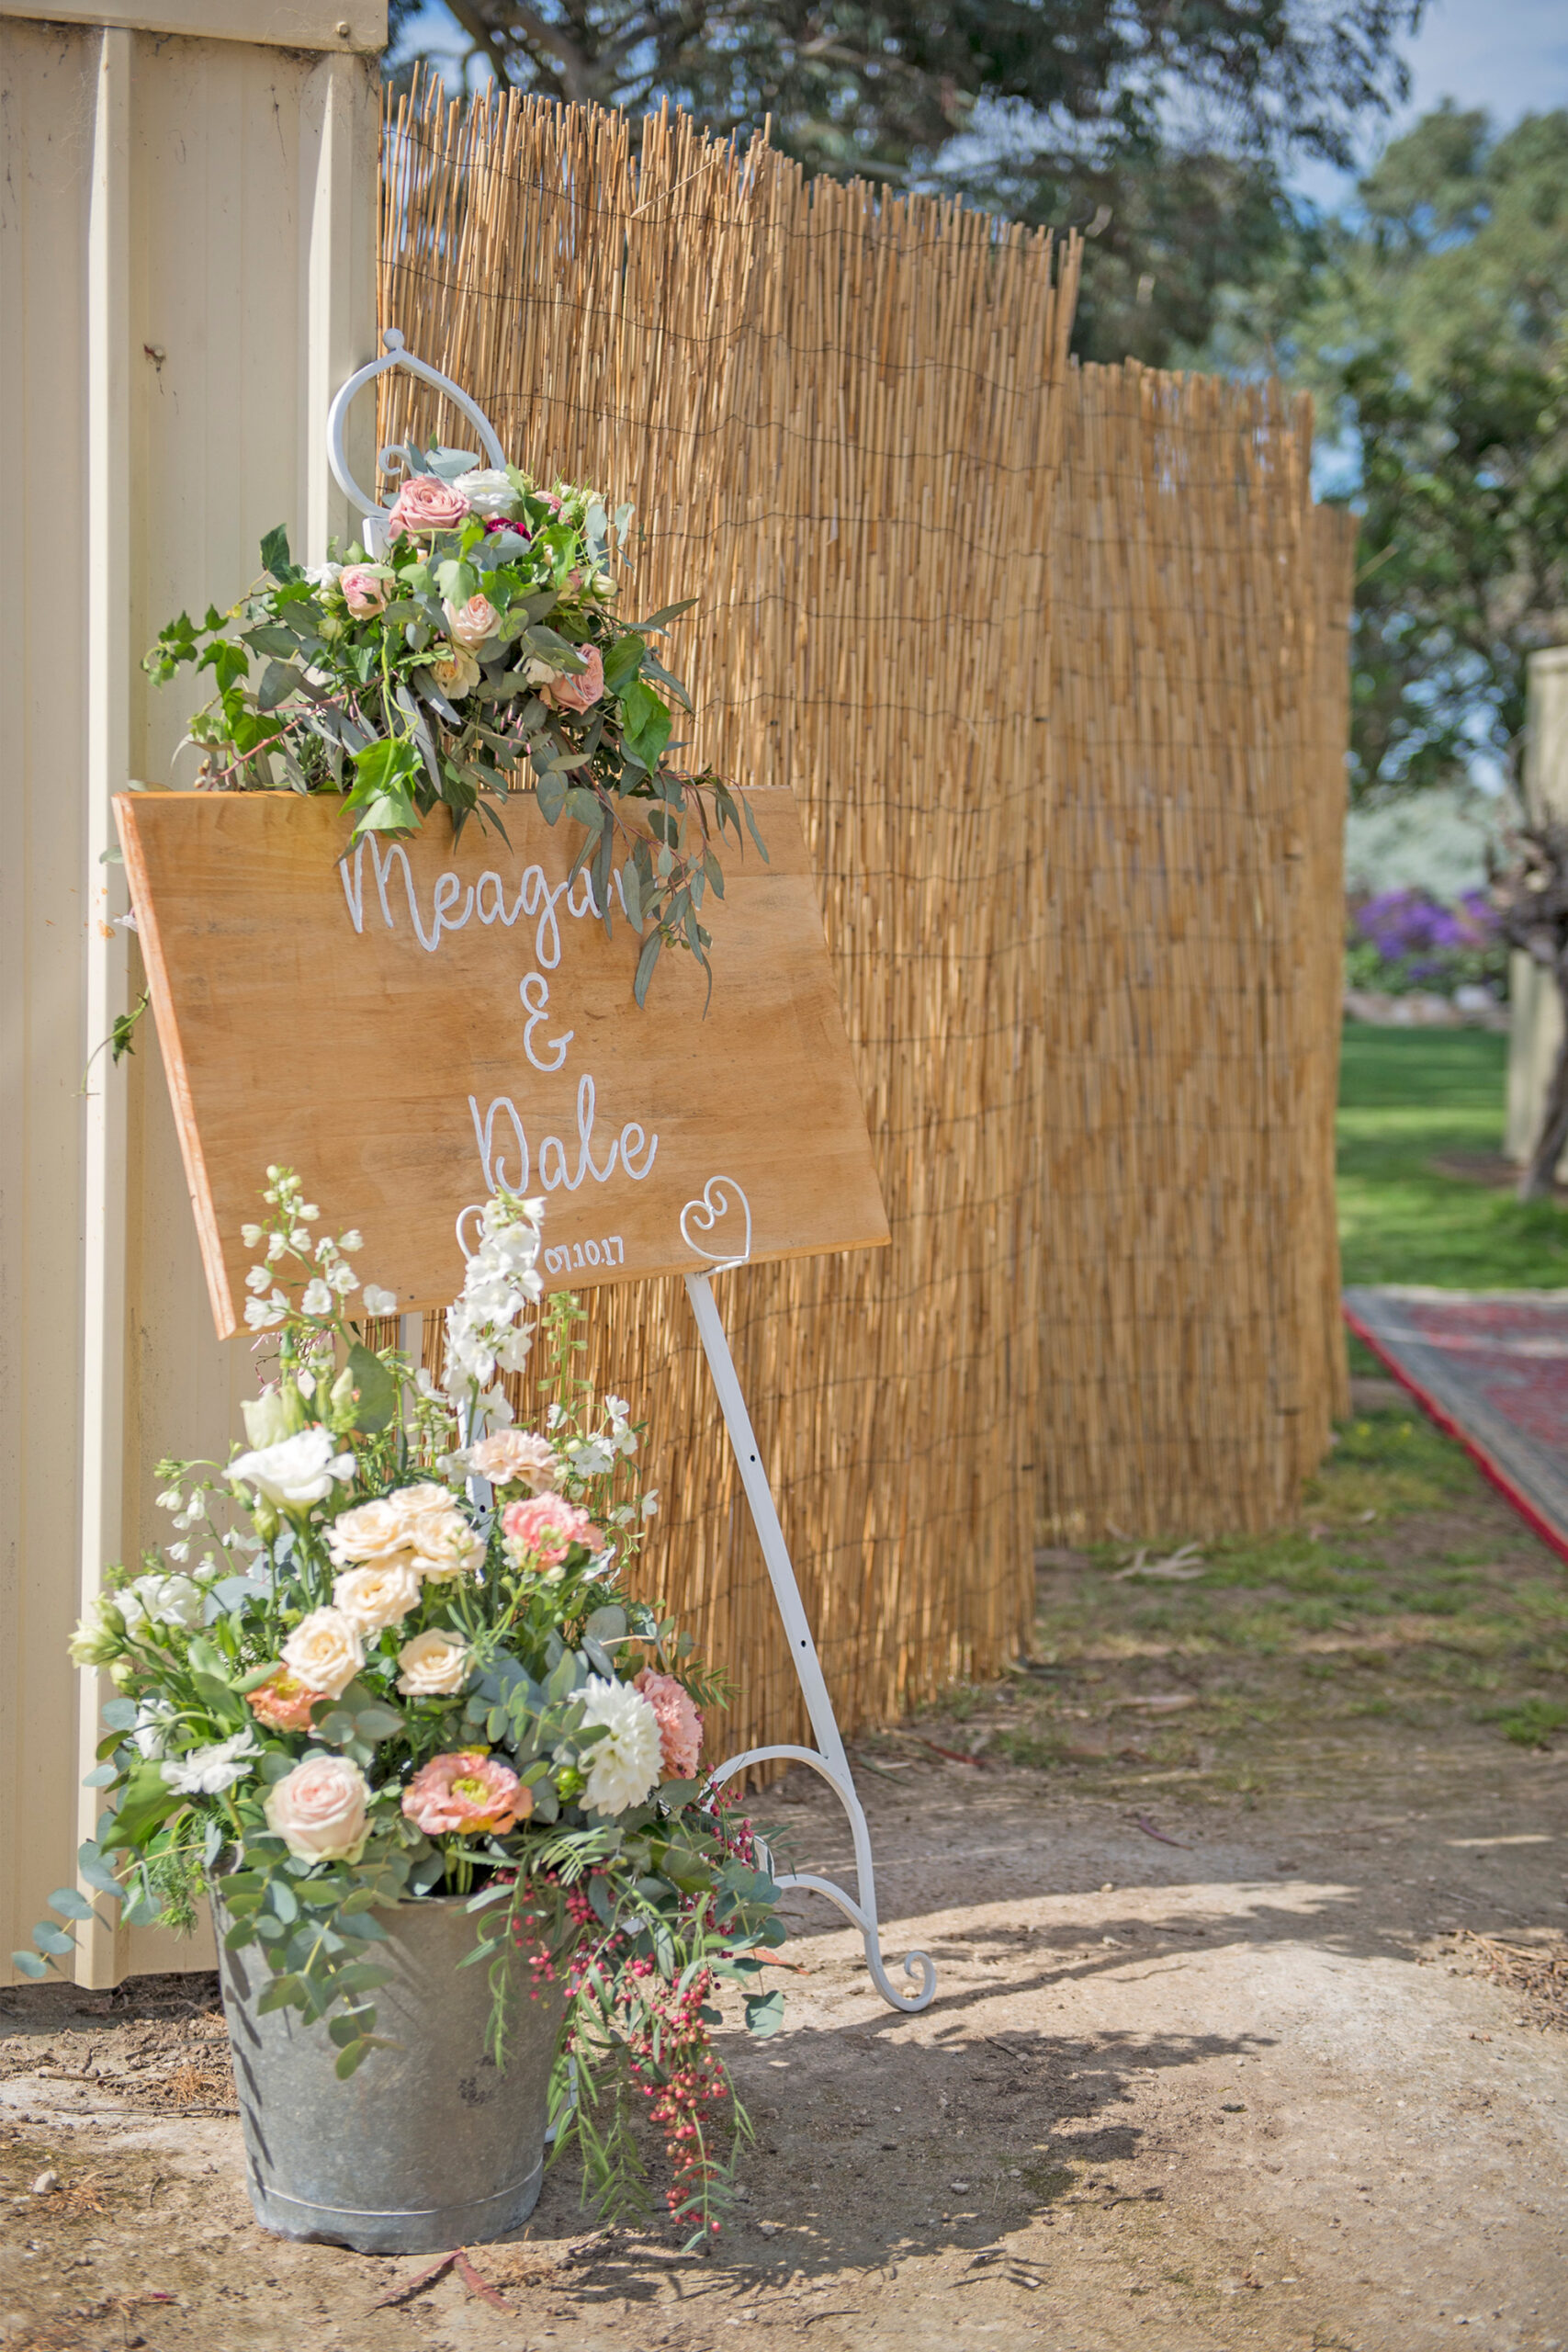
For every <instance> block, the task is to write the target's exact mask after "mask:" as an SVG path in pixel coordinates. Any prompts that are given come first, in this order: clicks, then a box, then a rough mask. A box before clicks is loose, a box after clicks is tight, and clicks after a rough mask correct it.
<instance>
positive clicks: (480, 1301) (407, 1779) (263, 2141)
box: [17, 1169, 783, 2252]
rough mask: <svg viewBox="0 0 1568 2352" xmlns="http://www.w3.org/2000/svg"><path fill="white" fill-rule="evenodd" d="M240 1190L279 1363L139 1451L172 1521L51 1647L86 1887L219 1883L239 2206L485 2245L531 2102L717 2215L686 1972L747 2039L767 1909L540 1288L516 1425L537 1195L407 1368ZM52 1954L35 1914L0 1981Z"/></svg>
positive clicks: (635, 2195)
mask: <svg viewBox="0 0 1568 2352" xmlns="http://www.w3.org/2000/svg"><path fill="white" fill-rule="evenodd" d="M268 1176H269V1183H268V1188H267V1191H266V1193H265V1203H266V1211H265V1222H264V1223H263V1224H262V1225H260V1226H256V1227H249V1228H247V1231H246V1238H247V1240H248V1241H250V1242H251V1243H252V1244H253V1246H254V1247H256V1248H257V1249H258V1251H259V1255H258V1262H257V1264H256V1266H255V1268H254V1271H253V1272H252V1275H251V1277H250V1283H251V1289H252V1294H253V1295H252V1298H251V1301H250V1306H249V1313H248V1319H249V1321H250V1323H251V1324H252V1326H253V1328H254V1329H255V1330H256V1331H257V1333H258V1335H260V1338H261V1341H262V1343H263V1344H264V1345H271V1346H275V1347H276V1358H275V1360H274V1361H273V1363H271V1364H270V1365H269V1370H270V1371H271V1372H272V1374H273V1375H274V1376H273V1377H272V1379H271V1380H270V1382H269V1385H266V1386H265V1388H264V1389H263V1391H262V1394H261V1396H260V1397H258V1398H257V1399H256V1400H255V1401H254V1402H253V1403H252V1404H250V1405H248V1406H247V1407H246V1408H245V1419H246V1425H247V1433H248V1435H249V1437H250V1439H251V1441H252V1442H251V1445H250V1447H249V1450H247V1451H242V1452H240V1453H238V1454H237V1455H236V1456H235V1458H234V1459H233V1460H231V1462H229V1463H228V1464H226V1465H224V1466H223V1467H222V1468H218V1467H217V1466H216V1465H213V1464H205V1465H203V1464H190V1463H184V1462H170V1463H166V1464H164V1465H163V1473H162V1475H163V1476H164V1478H165V1480H166V1485H165V1489H164V1493H163V1494H162V1496H161V1497H160V1500H161V1502H162V1503H163V1504H164V1507H165V1508H166V1509H167V1510H170V1511H171V1512H172V1513H173V1515H174V1521H175V1540H173V1541H172V1542H170V1543H169V1544H167V1545H166V1546H165V1547H164V1548H163V1549H162V1550H160V1551H155V1552H152V1553H150V1554H149V1555H146V1557H145V1558H144V1561H143V1564H142V1570H141V1574H139V1575H136V1576H133V1577H132V1576H127V1575H125V1574H124V1573H123V1572H121V1571H114V1572H111V1575H110V1577H109V1579H108V1580H107V1583H106V1587H105V1589H104V1590H103V1592H102V1593H101V1595H100V1596H99V1598H98V1600H96V1603H95V1604H94V1606H93V1608H92V1610H91V1611H89V1613H88V1616H87V1617H86V1618H85V1620H84V1622H83V1623H82V1625H81V1626H80V1628H79V1629H78V1632H77V1634H76V1637H75V1641H74V1644H73V1654H74V1656H75V1657H76V1658H77V1660H78V1662H79V1663H80V1664H81V1665H83V1666H85V1667H91V1668H107V1673H108V1676H109V1679H110V1680H111V1681H112V1682H113V1684H114V1686H115V1691H116V1694H117V1695H116V1696H115V1697H114V1698H113V1699H112V1700H110V1702H108V1704H107V1706H106V1707H105V1709H104V1711H103V1720H104V1724H105V1727H106V1736H105V1737H104V1739H103V1742H102V1744H101V1747H100V1750H99V1753H100V1756H101V1758H102V1759H103V1760H102V1761H101V1762H100V1764H99V1766H98V1768H97V1770H96V1773H95V1774H94V1775H93V1776H92V1777H93V1781H94V1783H95V1784H96V1785H100V1786H103V1787H104V1788H106V1789H107V1790H108V1791H109V1792H110V1795H109V1798H108V1804H109V1810H108V1811H107V1812H106V1814H105V1815H104V1816H103V1818H102V1820H101V1821H100V1823H99V1825H98V1834H97V1836H96V1838H94V1839H93V1840H91V1841H89V1842H88V1843H87V1844H86V1845H85V1846H84V1847H83V1848H82V1849H81V1857H80V1860H81V1871H82V1875H83V1877H84V1879H85V1882H86V1883H87V1884H89V1885H90V1886H91V1887H93V1888H94V1889H95V1890H96V1891H97V1892H98V1893H99V1894H102V1895H103V1896H106V1897H107V1898H109V1899H111V1900H114V1901H121V1902H124V1903H125V1904H126V1905H127V1909H126V1917H127V1918H128V1919H129V1920H130V1922H131V1923H133V1924H135V1923H140V1922H149V1923H150V1922H152V1921H154V1920H162V1921H164V1923H165V1924H167V1925H169V1926H172V1927H174V1928H187V1929H188V1928H190V1927H191V1926H192V1924H193V1923H194V1919H195V1917H196V1912H197V1905H198V1903H199V1901H200V1900H201V1899H202V1897H203V1894H204V1889H207V1888H209V1889H210V1894H211V1901H212V1905H213V1911H214V1916H215V1919H216V1923H217V1926H218V1929H219V1934H220V1947H221V1966H222V1979H223V1991H224V2000H225V2005H226V2008H227V2010H228V2015H229V2022H230V2029H231V2038H232V2041H233V2044H234V2056H235V2075H236V2085H237V2090H238V2096H239V2101H240V2107H241V2113H242V2117H243V2123H244V2131H245V2139H246V2148H247V2156H248V2169H249V2179H250V2187H251V2194H252V2199H253V2202H254V2206H255V2209H256V2211H257V2215H258V2218H259V2219H260V2220H261V2221H262V2222H264V2223H265V2224H266V2225H267V2226H268V2227H270V2228H274V2229H277V2230H281V2231H283V2232H285V2233H288V2234H290V2235H295V2236H306V2237H317V2238H324V2239H330V2240H333V2241H336V2242H339V2243H344V2244H347V2245H353V2246H355V2247H358V2248H360V2249H361V2250H364V2251H387V2252H421V2251H425V2250H432V2251H434V2250H439V2249H443V2248H446V2247H447V2246H450V2245H460V2244H462V2243H463V2242H465V2241H466V2240H467V2241H473V2240H475V2239H479V2238H484V2237H493V2236H495V2235H497V2234H499V2233H501V2232H502V2231H504V2230H507V2229H510V2228H512V2227H513V2226H515V2224H516V2223H517V2222H520V2221H521V2220H522V2218H523V2217H524V2215H525V2213H526V2212H527V2211H529V2210H530V2209H531V2208H532V2205H533V2203H534V2201H535V2199H536V2197H537V2194H538V2189H539V2183H540V2177H541V2171H542V2164H543V2158H544V2154H545V2144H546V2139H547V2126H548V2125H553V2127H554V2138H555V2145H556V2151H557V2154H560V2153H562V2152H563V2151H565V2150H567V2149H569V2148H570V2149H573V2150H575V2152H576V2153H577V2154H578V2156H579V2157H580V2159H581V2165H582V2169H583V2181H584V2191H585V2194H586V2195H588V2196H590V2197H592V2199H594V2201H596V2202H597V2204H598V2206H599V2208H600V2210H601V2211H602V2212H604V2213H605V2214H606V2215H614V2214H631V2215H635V2214H636V2213H637V2211H638V2210H639V2209H640V2210H643V2211H646V2210H647V2208H648V2206H649V2201H650V2191H649V2187H648V2181H647V2173H646V2168H645V2162H644V2154H643V2152H644V2149H645V2147H646V2145H647V2143H648V2141H649V2136H650V2132H651V2134H652V2135H653V2136H654V2137H656V2138H658V2137H661V2138H662V2141H663V2143H664V2148H665V2152H666V2154H667V2157H668V2160H669V2164H670V2167H671V2179H670V2182H669V2184H668V2187H667V2190H666V2196H667V2201H668V2203H669V2206H670V2208H671V2211H673V2212H674V2213H675V2214H676V2215H677V2216H679V2217H681V2218H682V2220H683V2221H685V2222H689V2223H690V2224H691V2226H692V2228H693V2231H694V2233H695V2234H700V2233H705V2232H706V2231H708V2230H710V2229H716V2227H717V2225H718V2224H717V2219H716V2214H717V2211H718V2210H719V2208H720V2207H721V2206H722V2204H723V2201H724V2198H725V2194H726V2190H727V2187H728V2181H729V2178H730V2176H731V2171H732V2167H733V2163H734V2157H735V2154H736V2151H737V2148H738V2146H739V2141H740V2139H741V2137H742V2136H743V2135H744V2133H745V2131H746V2130H747V2125H746V2120H745V2118H744V2115H743V2113H742V2112H741V2110H740V2109H739V2105H738V2103H737V2101H736V2100H735V2098H734V2096H733V2093H732V2091H731V2089H730V2086H729V2083H728V2076H727V2075H726V2073H725V2070H724V2067H723V2064H722V2062H721V2060H720V2059H719V2056H718V2054H717V2052H716V2049H715V2047H714V2044H713V2040H712V2028H713V2026H714V2025H715V2024H716V2022H717V2021H718V2018H719V2016H720V2012H719V2011H718V2009H717V2008H716V2007H715V1995H716V1992H717V1991H718V1990H719V1988H720V1986H721V1985H722V1984H723V1983H724V1982H725V1981H726V1980H728V1982H729V1983H730V1984H731V1985H735V1986H736V1987H738V1988H739V1991H740V1993H741V1995H742V1996H743V1997H744V2002H745V2010H746V2016H747V2021H748V2023H749V2024H750V2027H751V2028H752V2029H753V2030H755V2031H757V2032H760V2033H768V2032H771V2031H772V2030H773V2029H774V2027H775V2026H776V2025H777V2023H778V2021H779V2017H780V2012H781V2009H782V2000H781V1996H779V1995H778V1994H777V1993H776V1992H773V1991H769V1990H764V1989H763V1979H764V1972H763V1969H762V1965H761V1959H762V1957H765V1956H767V1955H768V1952H769V1948H770V1947H771V1946H773V1945H775V1944H777V1943H779V1942H781V1941H782V1940H783V1930H782V1928H781V1927H780V1925H779V1922H778V1918H777V1915H776V1911H775V1907H774V1905H775V1889H774V1887H773V1881H772V1878H771V1876H770V1874H769V1870H768V1865H767V1857H766V1854H765V1852H764V1851H763V1850H762V1849H757V1848H754V1847H753V1845H752V1843H751V1840H750V1834H749V1832H748V1829H747V1827H746V1826H745V1824H744V1823H743V1822H741V1821H740V1820H739V1818H738V1817H737V1816H736V1815H735V1814H734V1813H732V1812H731V1811H730V1810H728V1808H727V1807H726V1805H725V1804H724V1803H723V1801H722V1800H721V1799H720V1797H719V1796H718V1795H717V1794H716V1792H715V1791H713V1790H712V1789H711V1788H710V1787H709V1786H708V1785H707V1784H706V1783H705V1781H704V1780H703V1778H702V1774H701V1764H700V1760H699V1759H700V1756H701V1750H702V1741H703V1712H702V1711H703V1709H704V1707H705V1706H706V1705H710V1704H711V1703H713V1702H714V1701H715V1700H716V1699H717V1698H718V1697H719V1696H721V1695H722V1694H721V1691H720V1690H719V1688H718V1685H717V1682H716V1678H714V1677H712V1676H710V1675H707V1674H705V1672H704V1671H703V1669H702V1668H700V1667H699V1665H698V1664H697V1662H696V1660H695V1659H694V1656H693V1652H692V1645H691V1641H690V1637H689V1635H686V1634H681V1633H680V1632H678V1630H677V1628H676V1627H675V1625H674V1624H673V1623H671V1621H670V1620H669V1619H667V1618H666V1617H665V1615H664V1614H663V1612H662V1611H661V1610H660V1609H657V1608H654V1607H650V1606H649V1605H648V1604H647V1603H646V1602H644V1601H641V1600H636V1599H634V1598H633V1597H632V1596H631V1594H630V1592H629V1591H628V1589H627V1588H626V1570H627V1567H628V1566H629V1563H630V1561H631V1560H632V1558H633V1556H634V1555H635V1554H636V1551H637V1547H638V1545H639V1544H640V1542H641V1540H642V1535H643V1532H644V1529H645V1527H646V1523H647V1520H648V1518H649V1515H651V1513H652V1511H653V1509H654V1498H653V1497H652V1496H651V1495H639V1493H638V1491H637V1479H636V1472H635V1456H636V1453H637V1430H635V1428H634V1427H633V1426H632V1424H631V1422H630V1420H629V1419H628V1412H627V1408H626V1405H625V1404H624V1403H623V1402H622V1401H621V1400H620V1399H619V1398H616V1397H606V1398H605V1399H604V1400H603V1407H602V1409H600V1410H598V1411H591V1410H590V1409H589V1406H588V1400H587V1398H586V1397H585V1395H584V1388H583V1384H581V1383H579V1382H577V1381H575V1380H574V1379H573V1378H572V1376H571V1374H570V1365H571V1361H572V1348H573V1344H574V1343H573V1338H572V1333H573V1326H574V1317H575V1314H576V1307H575V1302H573V1301H572V1300H570V1299H561V1298H557V1299H553V1300H552V1301H551V1302H550V1303H549V1305H548V1306H547V1308H545V1309H544V1310H543V1318H542V1319H543V1321H544V1324H545V1327H546V1335H547V1343H548V1345H549V1347H550V1350H551V1352H552V1360H553V1375H554V1376H553V1380H552V1381H551V1383H550V1384H549V1385H550V1387H551V1390H552V1392H553V1393H552V1396H551V1399H550V1401H549V1402H548V1404H547V1408H546V1409H545V1410H544V1412H543V1413H542V1415H541V1419H542V1426H541V1427H540V1428H538V1429H536V1430H528V1429H521V1428H518V1427H516V1426H514V1425H513V1420H512V1410H511V1407H510V1405H509V1403H508V1401H507V1397H506V1395H505V1393H504V1390H503V1388H502V1385H501V1376H502V1374H506V1373H509V1372H516V1371H520V1370H521V1369H522V1368H523V1365H524V1363H525V1359H526V1357H527V1354H528V1351H529V1347H530V1344H531V1341H532V1340H533V1337H534V1331H535V1327H536V1324H537V1323H538V1321H539V1320H540V1319H541V1317H540V1306H539V1302H540V1295H541V1283H540V1281H539V1277H538V1274H537V1272H536V1257H537V1253H538V1248H539V1224H540V1216H541V1209H540V1204H537V1203H535V1202H526V1201H519V1200H516V1199H514V1198H513V1197H512V1196H510V1195H508V1194H505V1193H501V1194H498V1195H497V1196H496V1197H495V1198H494V1199H492V1200H491V1202H490V1203H489V1204H487V1206H486V1208H485V1210H484V1212H483V1220H482V1230H481V1232H480V1235H479V1241H478V1246H477V1247H476V1249H475V1250H474V1252H473V1254H472V1256H470V1257H469V1259H468V1267H467V1275H466V1280H465V1283H464V1288H463V1293H462V1295H461V1297H460V1298H459V1299H458V1300H457V1303H456V1304H455V1305H454V1306H453V1307H452V1308H451V1309H450V1310H449V1311H448V1314H447V1317H446V1361H445V1366H444V1385H440V1386H438V1385H436V1384H435V1383H434V1381H433V1380H432V1379H431V1377H430V1375H429V1374H427V1373H426V1372H424V1371H423V1370H416V1369H415V1368H413V1367H412V1366H411V1364H410V1363H408V1362H407V1360H406V1359H404V1358H403V1357H402V1356H400V1354H399V1353H398V1352H397V1351H395V1350H393V1349H389V1348H386V1349H378V1348H375V1347H372V1346H371V1345H370V1344H368V1339H369V1334H368V1330H367V1327H365V1326H364V1325H359V1326H356V1324H355V1322H354V1321H352V1320H350V1319H349V1314H348V1306H347V1302H348V1301H349V1300H350V1299H351V1298H352V1296H353V1295H354V1294H355V1292H358V1293H359V1295H360V1299H361V1301H362V1312H363V1315H364V1316H365V1317H377V1316H380V1315H386V1314H389V1313H390V1312H391V1311H392V1309H393V1307H394V1305H395V1301H394V1300H393V1298H392V1296H391V1295H390V1294H389V1293H385V1292H381V1291H378V1289H377V1288H376V1286H375V1285H374V1284H371V1283H367V1284H365V1285H364V1287H363V1289H361V1285H360V1283H359V1280H358V1277H357V1276H356V1275H355V1272H354V1270H353V1265H352V1262H351V1261H352V1259H353V1257H354V1255H355V1252H356V1250H358V1248H359V1247H360V1246H361V1245H360V1240H359V1236H358V1235H357V1234H355V1233H352V1232H351V1233H345V1234H343V1235H342V1236H340V1237H338V1238H333V1236H332V1235H331V1234H328V1233H323V1234H321V1235H320V1236H319V1237H318V1236H317V1235H316V1234H315V1233H314V1232H313V1230H312V1228H313V1227H314V1226H315V1225H316V1224H317V1222H318V1217H317V1212H316V1210H315V1208H314V1206H313V1204H310V1202H308V1201H306V1200H305V1199H304V1197H303V1194H302V1192H301V1188H300V1185H299V1182H298V1181H297V1179H296V1178H295V1177H294V1176H293V1174H292V1173H291V1172H290V1171H288V1170H281V1169H273V1170H269V1171H268ZM54 1901H55V1908H56V1909H57V1910H58V1911H59V1912H60V1913H61V1914H62V1917H63V1918H64V1919H65V1920H67V1921H69V1920H70V1919H72V1918H81V1917H89V1916H91V1906H90V1905H89V1904H88V1902H87V1901H86V1899H85V1897H84V1896H81V1895H79V1894H74V1893H73V1892H72V1891H71V1890H62V1891H61V1893H60V1894H58V1895H57V1896H56V1897H55V1898H54ZM70 1938H71V1929H70V1928H69V1926H64V1927H62V1926H56V1925H54V1924H53V1923H49V1924H46V1925H45V1926H44V1927H42V1928H39V1930H38V1931H37V1935H36V1938H35V1941H36V1943H37V1944H38V1947H39V1950H38V1951H32V1952H25V1953H21V1954H18V1955H17V1960H18V1964H19V1965H20V1966H21V1967H22V1968H23V1969H24V1971H26V1972H27V1973H31V1974H35V1975H36V1974H39V1973H42V1971H43V1969H44V1968H45V1966H46V1965H47V1964H48V1962H47V1958H46V1957H44V1956H42V1955H48V1956H54V1955H58V1954H60V1953H62V1952H63V1951H68V1950H69V1949H70ZM455 2158H456V2159H458V2161H457V2162H456V2163H455ZM455 2173H456V2174H457V2175H458V2176H460V2177H461V2179H462V2181H463V2184H464V2190H465V2193H464V2195H463V2197H462V2199H461V2200H460V2201H457V2202H454V2201H453V2192H452V2188H451V2183H452V2181H453V2178H454V2175H455Z"/></svg>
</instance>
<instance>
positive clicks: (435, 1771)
mask: <svg viewBox="0 0 1568 2352" xmlns="http://www.w3.org/2000/svg"><path fill="white" fill-rule="evenodd" d="M533 1810H534V1792H533V1790H532V1789H525V1787H524V1786H523V1783H522V1781H520V1780H519V1779H518V1777H517V1775H516V1773H515V1772H513V1770H512V1769H511V1767H510V1766H509V1765H506V1764H503V1763H502V1761H501V1758H499V1757H498V1756H487V1755H486V1754H485V1752H484V1749H483V1748H482V1747H464V1748H459V1749H458V1750H457V1754H456V1755H452V1756H433V1757H432V1758H431V1759H430V1761H429V1763H428V1764H422V1765H421V1766H420V1769H419V1770H418V1771H417V1772H416V1773H415V1774H414V1776H413V1779H412V1781H410V1782H409V1784H408V1787H407V1788H406V1789H405V1790H404V1791H403V1811H404V1813H406V1814H407V1815H408V1817H409V1819H410V1820H411V1821H412V1823H413V1824H414V1826H415V1827H416V1828H418V1829H423V1832H424V1834H425V1836H426V1837H427V1838H449V1837H452V1836H454V1835H456V1836H458V1837H467V1836H470V1835H475V1834H477V1833H478V1832H479V1830H482V1829H491V1830H494V1831H496V1832H497V1833H501V1832H503V1831H505V1830H508V1829H511V1828H513V1827H514V1826H516V1824H517V1823H518V1822H519V1821H526V1820H527V1818H528V1815H530V1814H531V1813H532V1812H533Z"/></svg>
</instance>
